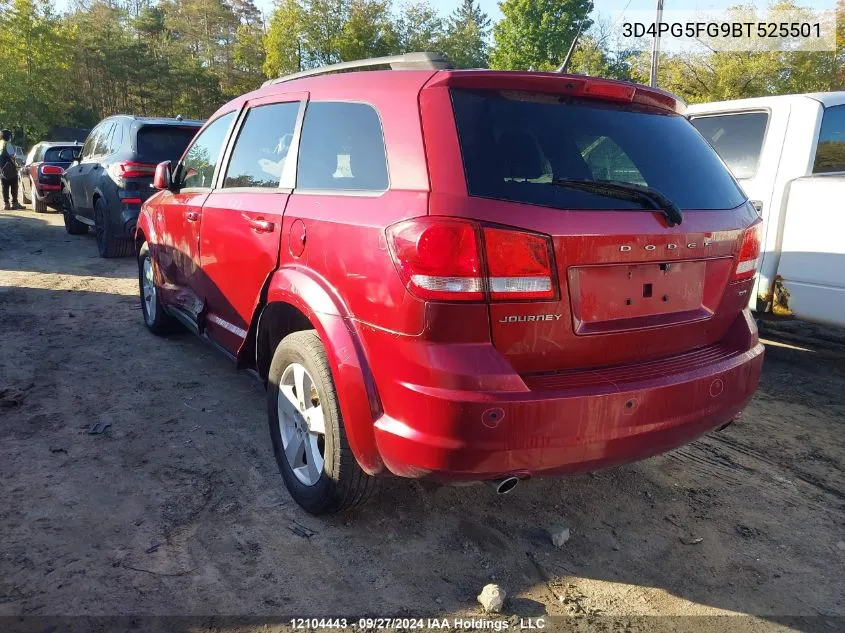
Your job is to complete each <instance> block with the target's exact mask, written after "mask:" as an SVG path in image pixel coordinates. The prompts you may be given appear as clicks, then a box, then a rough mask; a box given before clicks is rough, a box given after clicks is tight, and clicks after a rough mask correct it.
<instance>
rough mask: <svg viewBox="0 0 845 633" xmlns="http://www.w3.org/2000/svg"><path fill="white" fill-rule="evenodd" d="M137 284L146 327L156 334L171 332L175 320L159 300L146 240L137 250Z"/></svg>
mask: <svg viewBox="0 0 845 633" xmlns="http://www.w3.org/2000/svg"><path fill="white" fill-rule="evenodd" d="M138 285H139V287H140V291H141V312H142V314H143V315H144V324H145V325H146V326H147V329H149V331H150V332H152V333H153V334H156V335H158V336H161V335H163V334H169V333H170V332H172V331H173V330H174V329H175V326H176V320H175V319H174V318H173V317H172V316H170V315H169V314H167V312H165V311H164V306H163V305H161V301H159V297H158V289H157V288H156V284H155V274H154V269H153V260H152V257H150V247H149V246H148V245H147V243H146V242H144V244H143V246H141V250H140V251H139V252H138Z"/></svg>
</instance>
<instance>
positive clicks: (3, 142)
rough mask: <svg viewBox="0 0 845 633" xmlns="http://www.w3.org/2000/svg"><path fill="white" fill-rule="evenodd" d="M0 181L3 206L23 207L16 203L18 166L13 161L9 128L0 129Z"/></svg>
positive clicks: (7, 209) (7, 208) (6, 208)
mask: <svg viewBox="0 0 845 633" xmlns="http://www.w3.org/2000/svg"><path fill="white" fill-rule="evenodd" d="M0 182H1V183H2V186H3V208H4V209H5V210H6V211H9V210H12V209H23V207H22V206H21V205H20V204H18V166H17V164H16V163H15V146H14V145H12V132H11V130H2V131H0ZM10 194H11V195H10ZM10 198H11V203H10V202H9V199H10Z"/></svg>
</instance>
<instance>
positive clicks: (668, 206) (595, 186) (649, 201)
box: [552, 178, 684, 226]
mask: <svg viewBox="0 0 845 633" xmlns="http://www.w3.org/2000/svg"><path fill="white" fill-rule="evenodd" d="M552 184H553V185H554V186H556V187H566V188H568V189H577V190H579V191H586V192H587V193H594V194H596V195H599V196H605V197H607V198H616V199H617V200H629V201H631V202H638V203H640V204H645V205H648V206H650V207H651V208H652V209H654V210H656V211H661V212H662V213H663V215H664V216H665V217H666V223H667V224H668V225H669V226H677V225H679V224H681V222H683V221H684V214H683V213H682V212H681V210H680V209H679V208H678V206H677V205H676V204H675V203H674V202H672V201H671V200H670V199H669V198H667V197H666V195H664V194H663V193H662V192H661V191H658V190H657V189H655V188H654V187H644V186H642V185H635V184H633V183H630V182H623V181H621V180H586V179H581V178H560V179H555V180H552Z"/></svg>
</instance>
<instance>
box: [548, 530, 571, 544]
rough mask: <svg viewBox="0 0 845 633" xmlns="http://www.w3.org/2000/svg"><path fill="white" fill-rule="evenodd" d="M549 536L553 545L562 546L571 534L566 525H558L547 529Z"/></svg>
mask: <svg viewBox="0 0 845 633" xmlns="http://www.w3.org/2000/svg"><path fill="white" fill-rule="evenodd" d="M549 536H551V537H552V544H553V545H554V546H555V547H563V546H564V545H565V544H566V541H568V540H569V537H570V536H571V534H570V532H569V528H568V527H563V526H560V527H556V528H552V529H551V530H549Z"/></svg>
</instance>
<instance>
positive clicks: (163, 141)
mask: <svg viewBox="0 0 845 633" xmlns="http://www.w3.org/2000/svg"><path fill="white" fill-rule="evenodd" d="M198 131H199V127H176V126H175V125H145V126H144V127H142V128H141V129H140V130H138V158H139V159H140V160H142V161H144V162H145V163H160V162H162V161H165V160H170V161H173V162H174V163H175V162H176V161H177V160H179V159H180V158H181V157H182V154H183V153H184V152H185V148H186V147H188V143H190V142H191V139H192V138H194V136H196V133H197V132H198Z"/></svg>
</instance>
